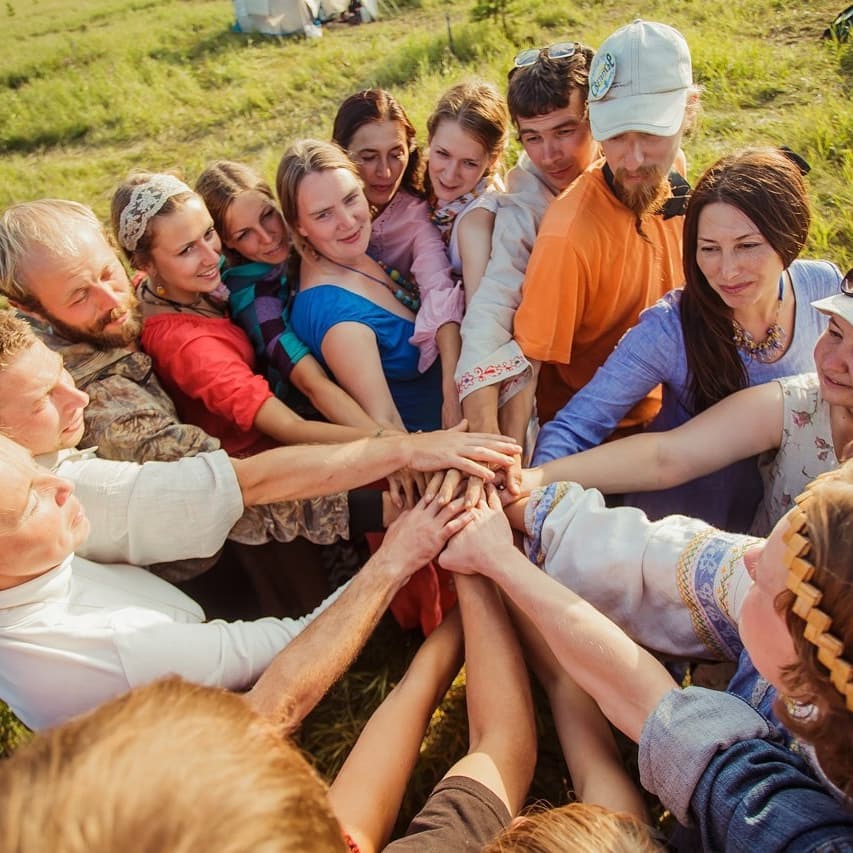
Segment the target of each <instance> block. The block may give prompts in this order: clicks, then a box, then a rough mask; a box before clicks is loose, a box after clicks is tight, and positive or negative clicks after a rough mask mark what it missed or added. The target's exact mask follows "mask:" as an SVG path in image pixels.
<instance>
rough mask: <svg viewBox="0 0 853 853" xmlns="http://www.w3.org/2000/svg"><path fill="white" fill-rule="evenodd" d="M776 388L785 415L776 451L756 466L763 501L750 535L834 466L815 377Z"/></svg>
mask: <svg viewBox="0 0 853 853" xmlns="http://www.w3.org/2000/svg"><path fill="white" fill-rule="evenodd" d="M776 381H777V382H778V383H779V384H780V385H781V386H782V400H783V404H784V407H785V417H784V421H783V422H782V442H781V444H780V446H779V449H778V450H776V451H770V452H768V453H763V454H762V455H761V457H760V458H759V463H758V467H759V470H760V471H761V478H762V479H763V480H764V499H763V500H762V501H761V503H760V504H759V505H758V510H757V511H756V513H755V518H754V520H753V522H752V528H751V529H750V533H753V534H755V535H756V536H767V535H768V534H769V533H770V531H771V530H772V529H773V525H775V524H776V522H777V521H778V520H779V519H780V518H781V517H782V516H783V515H784V514H785V513H786V512H787V511H788V510H789V509H791V507H792V506H793V505H794V498H795V497H796V496H797V495H798V494H799V493H800V492H801V491H802V490H803V489H804V488H805V486H806V484H807V483H809V482H811V481H812V480H813V479H814V478H815V477H817V475H818V474H823V473H824V471H831V470H832V469H833V468H836V467H838V459H837V458H836V456H835V446H834V445H833V443H832V428H831V426H830V422H829V405H828V404H827V403H826V402H824V400H823V398H822V397H821V396H820V384H819V382H818V378H817V374H816V373H802V374H800V375H798V376H786V377H784V378H782V379H777V380H776Z"/></svg>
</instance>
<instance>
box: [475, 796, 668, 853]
mask: <svg viewBox="0 0 853 853" xmlns="http://www.w3.org/2000/svg"><path fill="white" fill-rule="evenodd" d="M660 849H661V848H660V846H659V845H658V844H656V843H655V842H654V841H653V840H652V837H651V835H650V832H649V829H648V827H646V826H645V825H644V824H643V823H641V822H640V821H639V820H638V819H637V818H635V817H634V816H633V815H630V814H626V813H624V812H611V811H608V810H607V809H605V808H604V807H602V806H596V805H591V804H588V803H571V804H570V805H568V806H562V807H561V808H558V809H545V810H542V811H533V812H530V813H528V814H526V815H522V816H520V817H517V818H516V819H515V820H514V821H513V822H512V823H511V824H510V825H509V826H508V827H507V828H506V829H505V830H504V831H503V832H502V833H501V834H500V835H499V836H498V837H497V838H496V839H494V841H492V842H490V843H489V844H487V845H486V846H485V847H484V848H483V851H482V853H510V851H513V853H564V851H567V850H571V851H574V853H656V851H659V850H660Z"/></svg>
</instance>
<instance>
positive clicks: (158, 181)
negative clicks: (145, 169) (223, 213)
mask: <svg viewBox="0 0 853 853" xmlns="http://www.w3.org/2000/svg"><path fill="white" fill-rule="evenodd" d="M189 192H192V190H191V189H190V188H189V187H188V186H187V185H186V184H185V183H184V182H183V181H181V180H179V179H178V178H176V177H174V175H152V176H151V177H150V178H149V179H148V180H147V181H146V182H145V183H144V184H137V185H136V186H135V187H134V188H133V192H132V193H131V194H130V201H129V202H128V203H127V205H126V206H125V208H124V210H123V211H122V212H121V216H120V217H119V222H118V241H119V243H121V245H122V246H124V248H125V249H127V251H128V252H133V251H135V249H136V246H137V244H138V243H139V238H140V237H142V235H143V234H144V233H145V229H146V228H147V227H148V223H149V222H150V221H151V218H152V217H154V216H156V215H157V214H158V213H159V211H160V208H162V207H163V205H164V204H165V203H166V202H167V201H168V200H169V199H170V198H171V197H172V196H175V195H180V194H181V193H189Z"/></svg>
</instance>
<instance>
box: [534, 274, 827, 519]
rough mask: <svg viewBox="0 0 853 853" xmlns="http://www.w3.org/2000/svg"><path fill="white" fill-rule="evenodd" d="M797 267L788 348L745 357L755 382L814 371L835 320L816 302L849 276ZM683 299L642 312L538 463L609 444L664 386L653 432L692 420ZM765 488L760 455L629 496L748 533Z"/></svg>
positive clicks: (547, 429) (563, 414)
mask: <svg viewBox="0 0 853 853" xmlns="http://www.w3.org/2000/svg"><path fill="white" fill-rule="evenodd" d="M789 272H790V274H791V281H792V283H793V288H794V295H795V298H796V313H795V318H794V329H793V333H792V335H791V338H790V344H789V346H788V350H787V351H786V352H785V354H784V355H783V356H782V357H781V358H780V359H779V360H778V361H775V362H773V363H772V364H765V363H763V362H760V361H756V360H754V359H749V358H747V357H744V356H743V355H741V357H742V358H743V360H744V364H745V366H746V372H747V377H748V380H749V384H750V385H759V384H761V383H762V382H768V381H770V380H772V379H776V378H778V377H781V376H790V375H792V374H796V373H810V372H812V371H814V358H813V355H812V351H813V350H814V345H815V342H816V341H817V338H818V336H819V335H820V334H821V333H822V332H823V330H824V329H825V328H826V323H827V318H826V317H825V316H824V315H823V314H820V313H819V312H818V311H816V310H815V309H814V308H812V307H811V305H810V303H811V302H812V301H813V300H815V299H822V298H823V297H825V296H831V295H832V294H834V293H837V292H838V283H839V281H840V280H841V273H840V272H839V270H838V267H836V266H835V264H831V263H829V262H828V261H802V260H798V261H794V263H793V264H791V266H790V268H789ZM680 303H681V290H673V291H670V292H669V293H667V294H666V295H665V296H664V297H663V298H662V299H660V300H658V301H657V302H656V303H655V304H654V305H652V306H651V307H650V308H647V309H646V310H645V311H643V313H642V314H640V319H639V321H638V322H637V325H636V326H634V327H633V328H631V329H629V330H628V331H627V332H626V333H625V335H624V336H623V337H622V340H621V341H620V342H619V344H618V345H617V347H616V349H615V350H614V351H613V353H612V354H611V355H610V357H609V358H608V359H607V361H605V362H604V364H603V365H602V366H601V367H600V368H599V369H598V370H597V371H596V373H595V376H593V378H592V380H591V381H590V382H589V383H588V384H587V385H586V386H584V387H583V388H582V389H581V390H580V391H578V393H577V394H575V395H574V397H572V399H571V400H569V402H568V403H567V404H566V405H565V406H564V407H563V408H562V409H561V410H560V411H559V412H558V413H557V415H556V417H555V418H554V420H552V421H549V422H548V423H547V424H545V425H544V426H543V427H542V430H541V432H540V433H539V439H538V441H537V442H536V449H535V451H534V455H533V462H534V464H540V463H542V462H547V461H549V460H551V459H557V458H559V457H561V456H569V455H571V454H572V453H577V452H578V451H581V450H586V449H587V448H590V447H595V446H597V445H599V444H601V442H602V441H604V439H606V438H607V437H608V436H609V435H610V434H611V433H612V432H613V430H614V429H615V428H616V426H617V424H618V423H619V421H620V419H621V418H622V416H623V415H624V414H625V413H626V412H627V411H628V410H629V409H630V408H631V406H633V405H634V403H636V402H637V400H641V399H642V398H643V397H645V396H646V395H647V394H648V393H649V391H651V390H652V388H654V387H655V386H656V385H659V384H661V385H663V404H662V405H661V410H660V412H659V413H658V415H657V417H656V418H655V419H654V421H652V423H651V424H650V426H649V429H650V430H654V431H662V430H668V429H673V428H674V427H677V426H679V425H680V424H683V423H684V422H685V421H687V420H689V419H690V418H691V417H692V413H691V410H690V405H689V387H688V372H687V357H686V354H685V350H684V336H683V333H682V328H681V313H680V310H679V305H680ZM761 493H762V486H761V478H760V477H759V474H758V470H757V467H756V460H755V459H745V460H743V461H741V462H737V463H735V464H734V465H730V466H728V467H726V468H723V469H722V470H720V471H716V472H715V473H713V474H710V475H708V476H707V477H700V478H699V479H696V480H692V481H691V482H689V483H685V484H683V485H681V486H676V487H675V488H673V489H666V490H664V491H660V492H646V493H638V494H632V495H626V496H625V501H626V503H628V504H630V505H632V506H638V507H640V508H641V509H643V510H645V511H646V513H647V514H648V515H649V517H650V518H653V519H655V518H662V517H663V516H665V515H669V514H671V513H681V514H683V515H690V516H695V517H696V518H702V519H704V520H705V521H707V522H708V523H709V524H713V525H714V526H715V527H720V528H722V529H725V530H733V531H738V532H745V531H747V530H749V527H750V524H751V522H752V518H753V515H754V514H755V508H756V505H757V503H758V501H759V499H760V497H761Z"/></svg>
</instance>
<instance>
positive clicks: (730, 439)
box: [524, 382, 784, 493]
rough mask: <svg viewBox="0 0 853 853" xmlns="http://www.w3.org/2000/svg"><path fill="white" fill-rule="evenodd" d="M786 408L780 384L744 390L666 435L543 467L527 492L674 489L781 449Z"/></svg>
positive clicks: (527, 477) (528, 476) (531, 475)
mask: <svg viewBox="0 0 853 853" xmlns="http://www.w3.org/2000/svg"><path fill="white" fill-rule="evenodd" d="M783 414H784V407H783V403H782V389H781V387H780V385H779V383H778V382H767V383H765V384H764V385H756V386H753V387H752V388H745V389H744V390H742V391H738V392H737V393H736V394H732V395H731V396H730V397H726V398H725V399H724V400H721V401H720V402H719V403H717V404H716V405H715V406H712V407H711V408H710V409H707V410H706V411H704V412H702V413H700V414H698V415H697V416H696V417H695V418H692V419H691V420H689V421H687V422H686V423H684V424H682V425H681V426H679V427H676V428H675V429H672V430H669V431H668V432H647V433H641V434H638V435H632V436H629V437H628V438H623V439H619V440H618V441H611V442H609V443H607V444H603V445H600V446H599V447H594V448H592V449H590V450H585V451H583V452H582V453H575V454H574V455H572V456H564V457H562V458H561V459H554V460H552V461H551V462H545V463H544V464H543V465H540V466H539V467H538V468H532V469H530V471H529V472H525V474H524V482H525V485H526V486H529V487H535V486H537V485H544V484H546V483H553V482H556V481H557V480H572V481H574V482H577V483H580V484H581V485H583V486H586V487H588V488H596V489H599V490H600V491H602V492H605V493H618V492H629V491H654V490H657V489H666V488H669V487H671V486H677V485H679V484H681V483H686V482H687V481H688V480H693V479H695V478H696V477H701V476H703V475H704V474H709V473H711V472H712V471H717V470H719V469H720V468H724V467H725V466H726V465H729V464H731V463H732V462H736V461H738V460H739V459H746V458H748V457H750V456H754V455H755V454H757V453H761V452H763V451H765V450H772V449H774V448H777V447H779V443H780V441H781V438H782V419H783Z"/></svg>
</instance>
